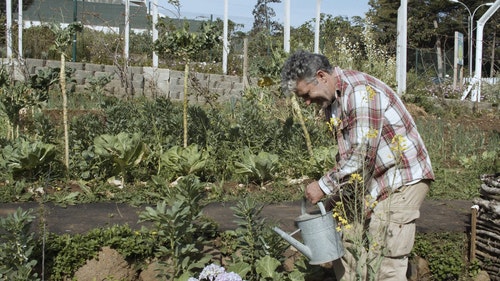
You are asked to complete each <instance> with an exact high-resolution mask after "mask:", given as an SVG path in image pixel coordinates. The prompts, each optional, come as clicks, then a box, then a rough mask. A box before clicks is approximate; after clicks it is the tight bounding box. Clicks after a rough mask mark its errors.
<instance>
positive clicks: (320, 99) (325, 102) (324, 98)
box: [295, 77, 335, 108]
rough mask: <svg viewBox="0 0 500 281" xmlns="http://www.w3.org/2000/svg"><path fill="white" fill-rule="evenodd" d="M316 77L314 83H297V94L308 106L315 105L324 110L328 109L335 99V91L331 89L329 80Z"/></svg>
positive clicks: (302, 81)
mask: <svg viewBox="0 0 500 281" xmlns="http://www.w3.org/2000/svg"><path fill="white" fill-rule="evenodd" d="M323 78H324V77H316V79H315V80H314V81H312V82H306V81H304V80H301V81H299V82H297V86H296V88H295V94H296V95H297V96H298V97H300V98H302V99H303V100H304V102H305V103H306V104H307V105H310V104H311V103H315V104H317V105H319V106H321V107H322V108H325V107H328V106H329V105H330V104H331V103H332V102H333V100H334V98H335V94H334V93H335V89H331V88H329V87H328V86H329V83H328V81H329V80H328V79H323Z"/></svg>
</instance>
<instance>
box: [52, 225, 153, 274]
mask: <svg viewBox="0 0 500 281" xmlns="http://www.w3.org/2000/svg"><path fill="white" fill-rule="evenodd" d="M157 238H158V237H157V235H156V234H154V233H152V232H149V231H137V230H133V229H131V228H130V226H128V225H117V226H112V227H109V228H96V229H93V230H90V231H89V232H87V233H85V234H75V235H70V234H64V235H57V234H54V233H49V235H48V238H47V242H46V245H47V249H46V253H45V255H46V259H47V267H48V268H47V269H48V272H49V273H50V280H54V281H61V280H67V278H69V277H71V276H72V275H73V274H74V273H75V272H76V270H78V268H80V267H81V266H82V265H84V264H85V262H86V261H87V260H88V259H92V258H94V257H95V256H96V255H97V253H98V252H99V250H100V249H101V248H102V247H105V246H109V247H111V248H113V249H116V250H117V251H118V252H119V253H120V254H122V255H123V257H125V258H126V259H130V260H132V259H135V260H141V259H145V258H147V257H151V256H152V254H153V249H154V247H155V245H156V243H158V240H157Z"/></svg>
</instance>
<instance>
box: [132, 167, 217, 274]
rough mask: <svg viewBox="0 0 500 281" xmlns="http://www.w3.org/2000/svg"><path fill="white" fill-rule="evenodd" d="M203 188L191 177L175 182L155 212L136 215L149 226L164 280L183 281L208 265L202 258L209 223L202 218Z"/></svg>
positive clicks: (148, 209)
mask: <svg viewBox="0 0 500 281" xmlns="http://www.w3.org/2000/svg"><path fill="white" fill-rule="evenodd" d="M202 194H203V188H202V185H201V184H200V182H199V181H198V180H197V179H196V178H195V177H193V176H190V177H185V178H183V179H182V180H180V181H179V184H178V185H177V186H176V187H174V188H173V189H172V190H171V192H170V193H169V195H168V198H167V201H162V202H159V203H158V204H157V205H156V208H152V207H146V210H145V211H143V212H141V213H140V214H139V219H140V221H141V222H146V221H147V222H152V223H153V226H152V229H151V230H152V231H153V232H154V233H156V235H157V236H158V243H157V247H156V248H155V256H156V257H157V258H158V259H160V261H161V263H162V264H164V265H165V266H166V269H165V270H163V272H161V274H160V275H161V277H165V278H167V279H168V280H177V278H179V279H181V280H182V278H187V276H190V275H192V272H193V271H195V270H199V269H201V268H203V267H204V265H205V264H206V263H207V262H208V261H209V259H210V257H209V256H207V255H204V254H203V252H202V250H203V245H205V244H206V243H207V240H206V239H205V238H206V236H204V235H202V233H203V232H204V231H208V230H209V227H210V225H211V224H210V223H208V222H204V221H203V218H202V213H201V208H202V207H203V204H202V202H201V200H202V198H203V196H202Z"/></svg>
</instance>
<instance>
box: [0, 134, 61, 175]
mask: <svg viewBox="0 0 500 281" xmlns="http://www.w3.org/2000/svg"><path fill="white" fill-rule="evenodd" d="M56 155H57V151H56V147H55V146H54V145H53V144H48V143H43V142H41V141H33V142H30V141H28V140H24V139H17V140H16V142H15V143H13V144H12V145H7V146H5V147H4V148H3V149H2V151H1V154H0V165H1V166H3V167H5V168H7V169H8V170H10V171H11V172H12V175H13V177H14V179H20V178H25V179H27V180H30V181H31V180H36V179H37V178H39V177H40V176H41V175H43V174H44V173H49V172H50V169H51V166H52V165H53V164H54V163H55V162H56V160H55V157H56Z"/></svg>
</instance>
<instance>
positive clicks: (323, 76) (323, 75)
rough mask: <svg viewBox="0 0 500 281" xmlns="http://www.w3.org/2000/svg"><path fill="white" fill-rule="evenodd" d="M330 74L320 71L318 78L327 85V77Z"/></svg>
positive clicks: (317, 73) (317, 74)
mask: <svg viewBox="0 0 500 281" xmlns="http://www.w3.org/2000/svg"><path fill="white" fill-rule="evenodd" d="M327 74H328V73H326V72H325V71H323V70H318V71H317V72H316V78H317V79H318V80H319V81H321V82H323V83H326V82H327V81H328V76H327Z"/></svg>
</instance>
